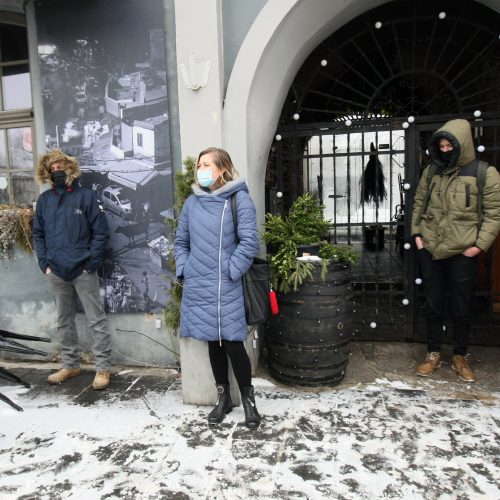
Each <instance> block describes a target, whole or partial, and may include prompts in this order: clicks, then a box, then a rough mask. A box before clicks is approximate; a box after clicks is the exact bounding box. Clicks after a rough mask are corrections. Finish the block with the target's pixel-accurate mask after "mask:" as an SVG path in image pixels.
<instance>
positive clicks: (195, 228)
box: [174, 148, 260, 429]
mask: <svg viewBox="0 0 500 500" xmlns="http://www.w3.org/2000/svg"><path fill="white" fill-rule="evenodd" d="M235 176H236V172H235V169H234V166H233V163H232V161H231V158H230V156H229V154H228V153H227V152H226V151H224V150H223V149H218V148H209V149H205V150H204V151H202V152H201V153H200V154H199V155H198V163H197V170H196V177H197V181H198V182H197V184H193V186H192V187H193V194H192V195H191V196H190V197H189V198H188V199H187V200H186V202H185V204H184V206H183V208H182V212H181V216H180V219H179V226H178V228H177V232H176V235H175V243H174V245H175V261H176V276H177V279H179V280H183V281H184V286H183V292H182V304H181V328H180V334H181V336H183V337H193V338H195V339H197V340H202V341H207V342H208V353H209V358H210V364H211V367H212V371H213V374H214V378H215V384H216V387H217V393H218V400H217V404H216V406H215V408H214V409H213V410H212V411H211V412H210V414H209V415H208V422H209V423H210V424H217V423H220V422H222V420H223V418H224V416H225V415H226V414H227V413H229V412H230V411H232V402H231V395H230V392H229V378H228V357H229V359H231V364H232V367H233V371H234V375H235V378H236V381H237V382H238V386H239V389H240V392H241V398H242V403H243V408H244V410H245V424H246V425H247V427H249V428H251V429H255V428H257V427H258V426H259V424H260V416H259V413H258V412H257V408H256V406H255V396H254V390H253V386H252V385H251V378H252V374H251V365H250V358H249V357H248V354H247V352H246V350H245V346H244V345H243V341H244V340H245V338H246V336H247V333H248V328H247V324H246V318H245V307H244V301H243V284H242V276H243V274H245V272H246V271H247V270H248V268H249V267H250V266H251V264H252V262H253V258H254V257H255V256H256V255H257V253H258V251H259V247H260V244H259V236H258V231H257V218H256V212H255V206H254V204H253V202H252V200H251V198H250V195H249V194H248V188H247V186H246V184H245V182H244V181H243V180H240V179H235ZM232 196H235V198H236V209H237V221H238V225H237V227H238V235H237V238H236V235H235V234H234V224H233V215H232V210H231V198H232Z"/></svg>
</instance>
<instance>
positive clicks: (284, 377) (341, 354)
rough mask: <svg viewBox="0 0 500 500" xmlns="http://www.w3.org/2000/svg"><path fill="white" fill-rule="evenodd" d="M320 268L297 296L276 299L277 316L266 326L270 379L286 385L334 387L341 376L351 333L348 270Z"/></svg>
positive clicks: (331, 267)
mask: <svg viewBox="0 0 500 500" xmlns="http://www.w3.org/2000/svg"><path fill="white" fill-rule="evenodd" d="M320 274H321V264H315V271H314V273H313V278H312V279H309V280H307V281H305V282H304V283H303V284H302V286H301V287H300V289H299V290H298V291H297V292H291V293H287V294H279V295H278V303H279V308H280V312H279V314H278V315H277V316H272V317H271V319H270V320H269V322H268V323H267V324H266V344H267V348H268V362H269V368H270V371H271V374H272V375H273V377H274V378H276V380H278V381H280V382H283V383H285V384H288V385H300V386H318V385H336V384H338V383H339V382H340V381H341V380H342V379H343V378H344V375H345V370H346V367H347V364H348V363H349V358H350V354H351V351H350V347H349V342H350V340H351V337H352V333H353V326H352V324H353V322H352V314H353V302H352V288H351V284H350V279H351V269H350V266H348V265H344V264H331V265H330V267H329V270H328V273H327V276H326V279H325V281H321V278H320Z"/></svg>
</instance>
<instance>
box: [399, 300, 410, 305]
mask: <svg viewBox="0 0 500 500" xmlns="http://www.w3.org/2000/svg"><path fill="white" fill-rule="evenodd" d="M401 302H402V304H403V305H404V306H407V305H408V304H409V303H410V301H409V300H408V299H403V300H402V301H401Z"/></svg>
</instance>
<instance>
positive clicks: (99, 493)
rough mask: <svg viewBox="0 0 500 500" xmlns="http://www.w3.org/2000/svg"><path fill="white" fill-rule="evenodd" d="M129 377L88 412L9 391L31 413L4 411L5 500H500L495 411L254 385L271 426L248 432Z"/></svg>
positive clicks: (1, 491)
mask: <svg viewBox="0 0 500 500" xmlns="http://www.w3.org/2000/svg"><path fill="white" fill-rule="evenodd" d="M115 377H116V376H115ZM121 377H122V379H123V381H124V382H126V384H125V385H124V386H123V387H124V389H123V391H117V392H114V393H112V392H109V393H108V394H106V395H103V396H101V395H99V398H97V399H95V401H90V402H87V403H85V404H84V403H81V404H77V403H76V402H75V401H78V400H79V398H78V397H77V398H76V399H75V398H74V397H73V398H72V399H71V398H69V397H68V395H67V394H63V393H62V392H57V391H52V392H44V391H43V390H41V391H40V392H38V393H36V395H33V396H32V397H30V392H29V391H27V390H26V389H19V388H17V387H15V386H12V385H8V386H3V387H0V392H3V393H4V394H5V395H7V396H8V397H10V398H12V399H13V400H15V401H16V402H17V403H19V404H21V405H22V406H23V407H24V412H22V413H19V412H16V411H15V410H13V409H11V408H10V407H8V406H7V405H5V404H3V403H0V422H1V427H0V498H1V499H2V500H8V499H22V500H28V499H50V500H53V499H78V500H82V499H84V500H93V499H134V500H137V499H160V498H165V499H230V500H233V499H234V500H236V499H248V498H262V499H276V498H277V499H323V498H324V499H370V500H371V499H378V498H398V499H411V500H418V499H422V500H432V499H440V500H445V499H450V500H451V499H467V500H469V499H476V498H477V499H488V500H492V499H497V498H500V491H499V488H498V484H499V480H500V476H499V465H500V460H499V457H500V453H499V441H500V437H499V429H498V427H499V423H500V412H499V405H498V398H497V397H496V398H495V397H493V398H490V399H487V400H485V401H481V400H477V399H476V400H475V399H460V398H458V399H449V398H439V397H431V396H430V395H429V393H428V392H427V391H426V390H422V389H418V388H415V387H410V386H409V385H408V384H407V383H406V382H397V381H396V382H394V381H391V382H389V381H387V380H385V379H377V380H376V381H375V383H372V384H370V385H369V386H365V387H355V388H343V389H335V388H333V389H328V390H322V391H299V390H297V389H285V388H282V387H276V386H274V385H273V384H272V383H271V382H269V381H267V380H264V379H257V380H255V385H256V394H257V405H258V408H259V410H260V412H261V414H262V415H263V417H264V419H263V423H262V425H261V427H260V428H259V429H258V430H257V431H251V430H248V429H246V427H244V425H243V424H242V421H243V410H242V408H241V407H238V408H235V409H234V411H233V412H232V413H231V414H229V415H228V416H227V417H226V419H225V421H224V423H223V424H222V425H220V426H215V427H209V426H208V425H207V423H206V414H207V411H208V410H209V409H208V408H207V407H197V406H189V405H183V404H182V394H181V389H180V381H179V380H176V381H174V382H173V383H172V382H169V383H168V384H167V383H165V385H164V388H163V389H161V388H159V387H161V384H160V386H158V385H155V387H154V390H147V389H146V390H144V391H140V392H135V393H134V390H135V389H132V388H134V387H135V388H137V387H138V384H137V382H138V377H136V376H134V375H131V374H125V373H123V372H122V375H121ZM127 377H128V378H127ZM73 396H76V394H75V395H73ZM497 396H498V395H497Z"/></svg>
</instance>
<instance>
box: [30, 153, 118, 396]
mask: <svg viewBox="0 0 500 500" xmlns="http://www.w3.org/2000/svg"><path fill="white" fill-rule="evenodd" d="M79 177H80V168H79V166H78V163H77V161H76V159H75V158H72V157H70V156H67V155H65V154H64V153H63V152H61V151H59V150H57V149H56V150H53V151H51V152H50V153H48V154H46V155H44V156H42V157H40V159H39V161H38V166H37V179H38V181H39V182H41V183H45V184H49V185H50V189H48V190H46V191H44V192H43V193H42V194H41V195H40V197H39V198H38V201H37V205H36V214H35V219H34V222H33V236H34V240H35V248H36V254H37V258H38V265H39V266H40V269H41V270H42V272H43V273H44V274H45V276H46V277H47V280H48V281H49V283H50V285H51V287H52V294H53V296H54V300H55V303H56V308H57V331H58V334H59V340H60V343H61V359H62V365H63V366H62V369H61V370H59V371H58V372H56V373H53V374H52V375H50V376H49V378H48V382H49V384H60V383H62V382H65V381H66V380H68V379H70V378H72V377H76V376H77V375H79V374H80V356H79V348H78V334H77V330H76V325H75V315H76V296H77V295H78V298H79V299H80V302H81V304H82V306H83V308H84V310H85V315H86V316H87V320H88V321H89V324H90V326H91V327H92V328H93V330H94V345H93V352H94V355H95V362H96V376H95V379H94V382H93V384H92V386H93V388H94V389H97V390H100V389H105V388H106V387H107V386H108V385H109V378H110V371H109V370H110V357H111V337H110V334H109V328H108V322H107V319H106V315H105V313H104V311H103V309H102V306H101V300H100V294H99V277H98V275H97V268H98V267H99V265H100V264H101V262H102V260H103V258H104V252H105V250H106V245H107V242H108V240H109V231H108V224H107V221H106V216H105V214H104V212H103V210H102V209H101V207H100V206H99V203H98V201H97V198H96V194H95V193H94V192H93V191H92V190H90V189H86V188H83V187H82V186H80V183H79V181H78V178H79Z"/></svg>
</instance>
